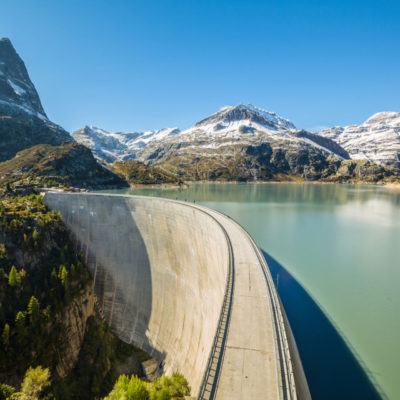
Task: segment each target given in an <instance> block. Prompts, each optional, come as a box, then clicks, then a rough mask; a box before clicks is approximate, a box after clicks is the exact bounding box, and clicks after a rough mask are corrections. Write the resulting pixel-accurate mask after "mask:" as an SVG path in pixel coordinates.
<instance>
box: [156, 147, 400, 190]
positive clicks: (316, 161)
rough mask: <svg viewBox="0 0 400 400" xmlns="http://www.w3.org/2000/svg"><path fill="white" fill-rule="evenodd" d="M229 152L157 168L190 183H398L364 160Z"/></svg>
mask: <svg viewBox="0 0 400 400" xmlns="http://www.w3.org/2000/svg"><path fill="white" fill-rule="evenodd" d="M231 150H232V151H231V153H228V154H220V155H217V156H215V155H208V154H207V153H205V154H203V155H202V156H199V157H197V156H195V155H193V154H190V153H189V154H185V155H172V156H171V157H170V158H167V159H166V160H165V161H162V162H158V164H157V166H159V167H161V168H163V169H164V170H167V171H170V172H171V173H173V174H175V175H176V176H178V177H179V178H180V179H183V180H187V181H188V180H189V181H190V180H193V181H202V180H203V181H204V180H206V181H207V180H210V181H221V182H225V181H239V182H240V181H242V182H251V181H272V182H282V181H321V182H332V183H344V182H348V183H397V182H400V170H398V169H395V168H393V167H386V166H380V165H377V164H375V163H373V162H371V161H366V160H341V159H339V158H337V157H333V156H328V157H327V158H326V159H322V158H318V157H319V156H318V154H313V153H312V152H310V153H309V154H307V153H306V152H304V153H301V152H299V153H296V154H292V153H290V152H284V151H280V150H279V149H278V150H274V151H272V150H271V149H268V148H263V147H262V146H260V147H253V146H249V147H248V148H247V149H246V150H245V151H244V149H242V148H241V147H240V146H237V148H235V147H233V146H232V149H231Z"/></svg>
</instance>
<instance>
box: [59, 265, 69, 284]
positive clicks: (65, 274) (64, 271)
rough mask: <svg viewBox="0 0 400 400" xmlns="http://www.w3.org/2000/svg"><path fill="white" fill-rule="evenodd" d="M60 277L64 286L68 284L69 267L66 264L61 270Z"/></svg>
mask: <svg viewBox="0 0 400 400" xmlns="http://www.w3.org/2000/svg"><path fill="white" fill-rule="evenodd" d="M60 279H61V283H62V285H63V286H64V287H67V286H68V271H67V268H65V265H63V266H62V269H61V272H60Z"/></svg>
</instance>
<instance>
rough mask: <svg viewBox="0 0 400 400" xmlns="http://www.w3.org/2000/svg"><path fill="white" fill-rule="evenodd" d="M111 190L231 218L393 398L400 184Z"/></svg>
mask: <svg viewBox="0 0 400 400" xmlns="http://www.w3.org/2000/svg"><path fill="white" fill-rule="evenodd" d="M112 192H113V193H130V194H140V195H150V196H162V197H168V198H172V199H176V198H177V199H180V200H187V201H196V202H197V203H201V204H204V205H206V206H208V207H211V208H214V209H216V210H218V211H221V212H224V213H225V214H227V215H229V216H231V217H232V218H234V219H235V220H237V221H238V222H239V223H240V224H242V225H243V226H244V227H245V228H246V229H247V230H248V231H249V232H250V234H251V235H252V236H253V237H254V239H255V240H256V241H257V243H258V245H259V246H260V247H261V248H262V249H263V250H265V251H266V252H267V253H268V254H269V255H270V256H271V257H273V258H274V259H276V260H277V261H278V262H279V263H280V264H281V265H282V266H283V267H284V268H285V269H286V270H287V271H288V272H289V273H290V274H291V275H292V276H293V277H294V278H295V279H296V280H297V281H298V282H299V283H300V284H301V286H302V287H303V288H304V289H305V290H306V291H307V292H308V294H310V296H311V297H312V298H313V299H314V300H315V301H316V303H317V304H318V305H319V307H320V308H321V309H322V310H323V311H324V313H325V314H326V315H327V316H328V318H329V319H330V321H332V322H333V324H334V326H335V327H336V329H337V331H338V332H340V335H341V336H342V337H343V338H344V339H345V341H346V342H347V343H348V344H349V346H350V347H351V348H352V352H353V353H354V354H355V355H356V356H357V358H358V359H359V360H360V364H361V365H362V367H363V369H364V370H365V371H366V372H367V373H368V374H369V376H370V378H371V379H372V380H373V381H374V382H375V384H376V385H377V386H379V387H380V390H381V391H383V392H384V393H385V394H386V395H387V397H388V398H390V399H400V379H399V378H400V376H399V367H398V362H399V360H400V345H399V335H400V290H399V286H400V191H396V190H394V189H388V188H385V187H379V186H370V185H333V184H332V185H316V184H285V183H279V184H212V183H201V184H193V185H190V186H189V188H185V189H136V190H118V191H112ZM281 284H283V283H281Z"/></svg>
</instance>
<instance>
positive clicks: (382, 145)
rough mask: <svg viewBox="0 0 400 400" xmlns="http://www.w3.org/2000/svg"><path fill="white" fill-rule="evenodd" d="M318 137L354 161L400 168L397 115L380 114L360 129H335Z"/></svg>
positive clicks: (351, 126)
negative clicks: (330, 141) (324, 139)
mask: <svg viewBox="0 0 400 400" xmlns="http://www.w3.org/2000/svg"><path fill="white" fill-rule="evenodd" d="M318 134H319V135H320V136H322V137H325V138H329V139H332V140H334V141H336V142H337V143H338V144H340V145H341V146H342V147H343V148H344V149H345V150H347V152H348V153H349V155H350V157H351V158H352V159H354V160H369V161H373V162H375V163H377V164H381V165H390V166H394V167H396V168H400V112H380V113H377V114H375V115H373V116H372V117H370V118H369V119H367V120H366V121H365V122H364V123H363V124H361V125H349V126H346V127H340V126H336V127H333V128H330V129H325V130H323V131H321V132H319V133H318Z"/></svg>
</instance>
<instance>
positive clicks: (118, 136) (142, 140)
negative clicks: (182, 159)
mask: <svg viewBox="0 0 400 400" xmlns="http://www.w3.org/2000/svg"><path fill="white" fill-rule="evenodd" d="M72 136H73V137H74V139H75V140H76V141H77V142H79V143H82V144H84V145H85V146H87V147H89V148H90V149H91V150H92V152H93V153H94V154H95V155H96V156H97V157H99V158H100V159H103V160H104V161H106V162H114V161H117V160H127V159H135V158H137V157H139V158H140V159H143V160H145V161H147V158H148V157H149V154H154V152H155V151H157V149H158V148H160V149H161V148H162V147H163V146H172V145H174V144H175V145H177V144H179V146H181V147H184V148H185V149H188V148H191V151H193V152H200V153H201V152H202V151H203V150H204V149H206V151H208V150H207V149H217V148H220V147H223V148H227V147H229V146H232V145H239V144H240V145H241V146H245V145H255V144H257V145H258V144H261V143H264V142H274V143H275V142H276V143H277V142H282V141H283V142H285V143H286V144H287V145H292V146H296V145H297V144H301V145H302V146H306V147H307V146H313V147H316V148H318V149H320V150H323V151H326V152H329V153H334V154H335V155H338V156H339V157H342V158H348V154H347V153H346V152H345V151H344V150H343V149H342V148H341V147H340V146H338V145H337V144H336V143H335V142H333V141H331V140H329V139H326V138H322V137H320V136H317V135H314V134H311V133H309V132H305V131H297V130H296V127H295V126H294V124H293V123H292V122H290V121H289V120H288V119H285V118H283V117H280V116H279V115H277V114H275V113H273V112H269V111H265V110H262V109H261V108H258V107H255V106H253V105H251V104H248V105H244V104H239V105H238V106H227V107H223V108H222V109H221V110H219V111H218V112H216V113H214V114H212V115H210V116H209V117H207V118H205V119H203V120H201V121H200V122H198V123H196V124H195V125H194V126H192V127H191V128H189V129H187V130H185V131H183V132H181V131H180V130H179V129H178V128H168V129H161V130H155V131H148V132H133V133H124V132H107V131H105V130H103V129H99V128H96V127H93V126H86V127H85V128H83V129H80V130H78V131H76V132H74V133H72ZM147 148H148V150H147Z"/></svg>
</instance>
